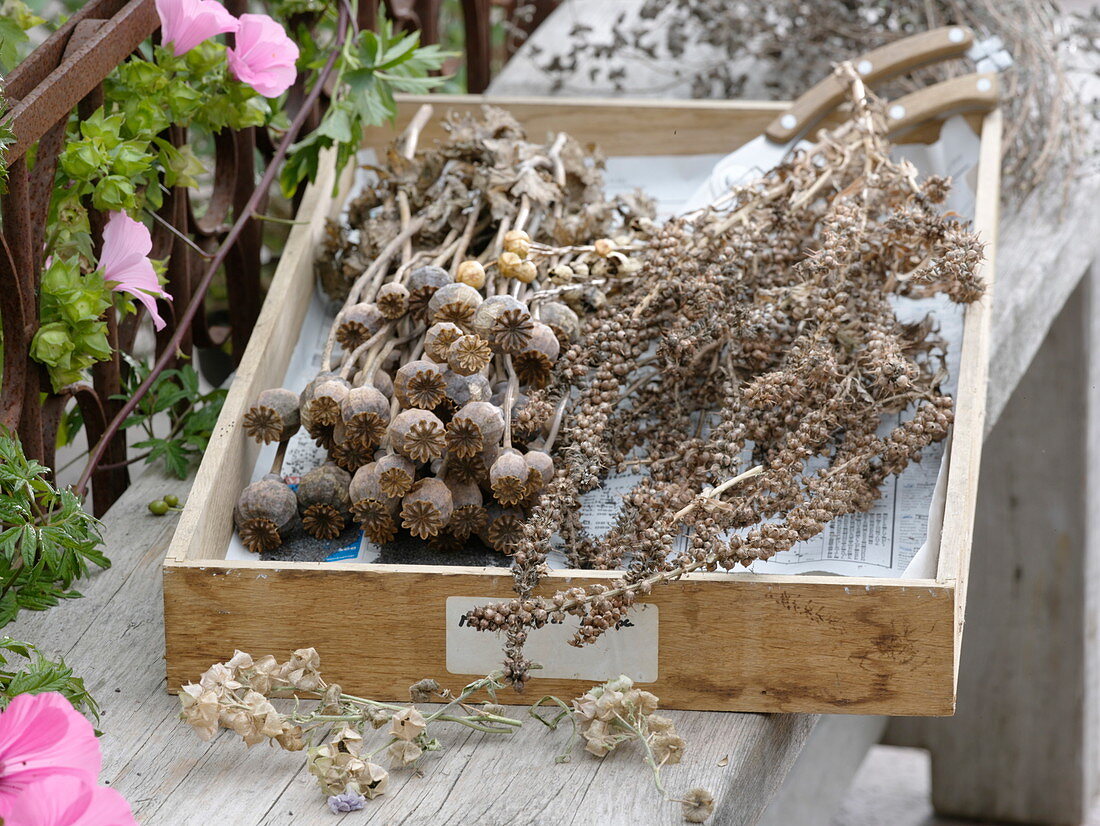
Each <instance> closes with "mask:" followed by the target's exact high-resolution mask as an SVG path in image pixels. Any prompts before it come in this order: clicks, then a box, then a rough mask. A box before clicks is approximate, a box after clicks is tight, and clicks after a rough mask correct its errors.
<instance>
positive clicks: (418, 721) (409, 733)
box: [390, 683, 439, 742]
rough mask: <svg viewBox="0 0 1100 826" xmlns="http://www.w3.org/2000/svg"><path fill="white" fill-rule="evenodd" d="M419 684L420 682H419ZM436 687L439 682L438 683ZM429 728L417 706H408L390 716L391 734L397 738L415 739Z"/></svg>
mask: <svg viewBox="0 0 1100 826" xmlns="http://www.w3.org/2000/svg"><path fill="white" fill-rule="evenodd" d="M418 685H419V683H418ZM436 688H437V689H438V688H439V684H438V683H436ZM427 729H428V723H427V721H426V720H425V719H424V715H423V714H421V713H420V712H419V711H418V710H417V709H416V707H415V706H408V707H407V708H403V709H401V710H400V711H398V712H396V713H395V714H394V715H393V717H391V718H390V736H391V737H394V738H395V739H397V740H408V741H410V742H411V741H413V740H415V739H416V738H417V737H419V736H420V735H421V734H423V733H424V732H425V731H427Z"/></svg>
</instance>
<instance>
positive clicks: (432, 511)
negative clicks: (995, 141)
mask: <svg viewBox="0 0 1100 826" xmlns="http://www.w3.org/2000/svg"><path fill="white" fill-rule="evenodd" d="M453 512H454V505H453V503H452V501H451V491H450V488H448V487H447V485H446V483H445V482H443V481H442V480H441V479H434V478H429V479H421V480H420V481H419V482H417V483H416V485H414V486H413V489H412V490H411V491H409V492H408V493H407V494H405V498H404V499H402V500H401V527H403V528H405V529H406V530H408V532H409V533H411V534H412V535H413V536H415V537H418V538H419V539H428V538H430V537H433V536H435V535H436V534H438V533H439V532H440V531H441V530H443V528H445V527H446V526H447V523H448V522H450V520H451V514H452V513H453Z"/></svg>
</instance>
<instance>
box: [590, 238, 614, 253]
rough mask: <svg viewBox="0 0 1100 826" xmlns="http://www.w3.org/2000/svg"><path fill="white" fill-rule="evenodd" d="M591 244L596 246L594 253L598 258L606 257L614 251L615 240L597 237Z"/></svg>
mask: <svg viewBox="0 0 1100 826" xmlns="http://www.w3.org/2000/svg"><path fill="white" fill-rule="evenodd" d="M593 246H594V247H595V248H596V255H598V256H600V258H607V256H609V255H611V253H613V252H614V251H615V242H614V241H612V240H611V239H610V238H597V239H596V243H595V244H594V245H593Z"/></svg>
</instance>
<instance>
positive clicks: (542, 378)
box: [512, 321, 561, 387]
mask: <svg viewBox="0 0 1100 826" xmlns="http://www.w3.org/2000/svg"><path fill="white" fill-rule="evenodd" d="M560 349H561V345H560V344H559V343H558V337H557V336H556V335H554V331H553V330H551V329H550V327H549V326H548V325H546V324H543V323H542V322H540V321H534V322H532V323H531V331H530V335H529V337H528V339H527V342H526V343H525V344H523V346H522V348H521V349H520V351H519V352H518V353H517V354H516V355H515V356H514V357H513V360H512V363H513V365H514V367H515V371H516V376H517V377H518V378H519V380H520V381H521V382H522V383H524V384H530V385H532V386H534V387H545V386H546V385H547V384H549V382H550V373H551V371H552V370H553V368H554V362H555V361H556V360H557V358H558V353H559V352H560Z"/></svg>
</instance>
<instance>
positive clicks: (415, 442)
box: [388, 409, 446, 462]
mask: <svg viewBox="0 0 1100 826" xmlns="http://www.w3.org/2000/svg"><path fill="white" fill-rule="evenodd" d="M388 433H389V439H390V445H391V446H392V447H393V449H394V450H395V451H397V452H398V453H400V454H401V455H402V456H406V457H408V458H409V459H412V460H413V461H414V462H430V461H431V460H432V459H436V458H438V457H440V456H442V455H443V450H444V449H445V447H446V442H445V441H444V427H443V422H441V421H440V420H439V418H438V417H437V416H436V415H435V414H433V413H429V412H428V411H427V410H415V409H414V410H403V411H402V412H400V413H398V414H397V416H395V417H394V420H393V421H392V422H390V427H389V431H388Z"/></svg>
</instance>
